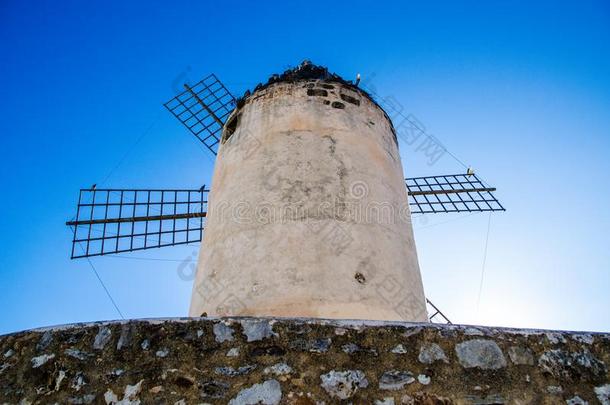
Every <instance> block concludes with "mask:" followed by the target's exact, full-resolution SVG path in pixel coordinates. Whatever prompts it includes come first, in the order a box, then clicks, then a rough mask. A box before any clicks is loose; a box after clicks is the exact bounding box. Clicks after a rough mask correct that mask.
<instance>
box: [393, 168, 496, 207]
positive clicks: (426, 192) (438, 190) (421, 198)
mask: <svg viewBox="0 0 610 405" xmlns="http://www.w3.org/2000/svg"><path fill="white" fill-rule="evenodd" d="M405 180H406V183H407V192H408V194H409V197H410V198H409V206H410V208H411V213H412V214H428V213H447V212H481V211H506V210H505V208H504V207H503V206H502V204H500V202H499V201H498V200H497V199H496V197H495V196H494V195H493V192H494V191H496V189H495V188H494V187H487V186H485V185H484V184H483V182H482V181H481V180H479V178H478V177H477V176H476V175H475V174H474V173H471V174H469V173H467V174H451V175H445V176H430V177H411V178H407V179H405Z"/></svg>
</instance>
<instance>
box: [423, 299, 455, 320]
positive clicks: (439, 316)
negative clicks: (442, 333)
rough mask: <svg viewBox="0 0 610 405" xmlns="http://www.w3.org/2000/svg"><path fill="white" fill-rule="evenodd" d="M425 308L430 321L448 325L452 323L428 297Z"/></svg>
mask: <svg viewBox="0 0 610 405" xmlns="http://www.w3.org/2000/svg"><path fill="white" fill-rule="evenodd" d="M426 310H427V311H428V319H429V320H430V322H432V323H441V324H448V325H451V324H452V323H451V321H450V320H449V318H447V317H446V316H445V314H443V313H442V312H441V310H440V309H438V308H437V307H436V305H434V304H433V303H432V301H430V300H429V299H428V298H426Z"/></svg>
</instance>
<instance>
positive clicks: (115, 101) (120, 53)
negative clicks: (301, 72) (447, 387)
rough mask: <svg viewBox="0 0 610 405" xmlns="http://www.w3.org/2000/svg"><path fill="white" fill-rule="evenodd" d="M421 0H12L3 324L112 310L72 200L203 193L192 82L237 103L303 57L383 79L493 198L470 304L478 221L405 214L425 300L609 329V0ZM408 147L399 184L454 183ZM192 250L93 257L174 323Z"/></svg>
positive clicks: (455, 311) (492, 319)
mask: <svg viewBox="0 0 610 405" xmlns="http://www.w3.org/2000/svg"><path fill="white" fill-rule="evenodd" d="M423 3H424V2H421V3H413V2H402V1H401V2H394V3H384V4H381V2H377V3H374V4H371V2H358V1H349V2H336V3H333V4H330V3H329V2H319V3H317V4H316V3H315V2H307V6H296V5H292V4H290V3H289V2H241V3H240V2H237V3H235V2H233V3H231V4H230V5H228V6H224V5H221V4H220V2H209V3H204V2H180V1H176V2H172V5H171V6H168V5H167V4H166V3H161V2H159V3H156V2H136V1H133V2H113V3H112V4H109V3H107V2H104V3H102V2H99V3H97V2H86V3H85V2H38V3H36V2H16V1H3V2H2V3H1V4H0V53H1V54H2V61H1V62H0V81H1V87H0V89H1V90H0V92H1V93H0V94H1V97H0V107H1V108H0V113H1V114H2V115H1V119H0V139H1V149H0V151H1V154H2V158H1V159H0V169H1V173H2V176H1V177H0V179H1V180H0V181H1V186H2V188H1V190H2V198H0V212H2V215H1V216H0V229H1V232H0V246H1V247H2V254H1V255H0V306H1V307H2V308H3V309H4V310H3V316H2V317H0V333H5V332H11V331H16V330H21V329H26V328H32V327H37V326H43V325H52V324H60V323H69V322H77V321H90V320H101V319H116V318H118V317H119V315H118V314H117V312H116V310H115V308H114V307H113V306H112V304H111V303H110V301H109V300H108V298H107V297H106V295H105V293H104V291H103V289H102V287H101V286H100V284H99V282H98V281H97V279H96V277H95V275H94V273H93V272H92V270H91V268H90V267H89V265H88V263H87V262H86V261H82V260H80V261H71V260H70V259H69V251H70V238H71V236H70V234H69V232H68V229H67V228H66V226H65V225H64V222H65V221H66V220H67V219H69V218H71V217H72V216H73V210H74V205H75V203H76V199H77V190H78V189H79V188H81V187H88V186H90V185H92V184H93V183H98V185H99V186H100V187H102V186H112V187H117V188H120V187H141V188H148V187H150V188H153V187H158V188H178V187H185V188H198V187H199V186H200V185H201V184H203V183H209V182H210V179H211V174H212V168H213V160H212V159H211V158H210V156H209V154H207V153H206V152H205V151H204V150H203V149H202V146H201V145H199V144H198V143H197V141H196V140H195V138H194V137H192V136H191V135H189V134H188V133H187V132H186V131H185V130H184V129H183V128H182V127H180V125H179V124H178V123H177V122H175V121H174V119H173V117H172V116H170V114H169V113H167V112H166V111H165V110H164V108H163V106H162V102H164V101H166V100H167V99H169V98H171V97H172V96H173V94H174V89H175V86H176V84H180V83H181V81H184V79H185V78H186V79H187V80H191V81H196V80H198V79H199V78H201V77H203V76H204V75H207V74H208V73H210V72H214V73H216V74H217V75H218V76H219V78H220V79H221V80H222V81H223V82H224V83H225V84H226V85H227V87H228V88H229V89H230V90H231V91H232V92H233V93H234V94H236V95H237V94H241V93H242V92H243V91H244V90H245V89H246V88H249V87H253V86H254V85H256V83H258V82H259V81H263V80H266V78H267V77H268V76H269V75H270V74H271V73H274V72H281V71H283V70H284V69H285V68H286V67H288V66H292V65H295V64H297V63H299V62H300V61H301V60H303V59H305V58H308V59H311V60H312V61H314V62H315V63H318V64H323V65H327V66H328V67H329V68H330V70H332V71H335V72H337V73H339V74H341V75H343V76H344V77H346V78H348V79H349V78H353V77H355V75H356V73H358V72H359V73H361V74H362V76H363V80H367V79H369V80H372V81H373V83H374V85H375V87H376V89H377V92H378V93H379V94H380V96H382V97H394V98H395V99H396V100H398V101H399V102H400V103H401V105H403V106H404V109H405V110H404V111H405V112H406V113H410V114H413V115H414V116H416V117H417V118H418V119H419V120H420V121H421V122H422V123H423V124H424V125H425V126H426V129H427V131H428V132H430V133H432V134H434V135H435V136H436V137H437V138H438V139H439V140H440V141H441V142H442V143H443V144H444V145H445V146H446V148H447V149H448V150H449V151H450V152H451V153H452V154H454V155H455V156H457V157H458V158H459V159H460V160H462V161H464V162H466V164H468V165H472V166H473V167H474V168H475V169H476V170H477V172H478V173H479V174H480V175H481V176H482V177H483V178H484V179H485V180H487V181H488V182H489V183H492V184H493V185H494V186H496V187H497V188H498V193H497V195H498V197H499V198H500V199H501V201H502V202H503V203H504V205H505V206H506V207H507V209H508V210H507V212H505V213H499V214H494V215H493V216H492V218H491V230H490V237H489V247H488V253H487V261H486V266H485V276H484V281H483V289H482V294H481V300H480V305H479V306H478V308H477V301H478V299H477V298H478V290H479V283H480V280H481V270H482V262H483V254H484V245H485V236H486V230H487V220H488V216H487V214H476V215H470V216H468V215H467V214H451V215H443V216H436V217H434V216H428V217H426V218H416V219H415V221H414V222H415V234H416V240H417V245H418V250H419V257H420V262H421V267H422V274H423V278H424V284H425V289H426V294H427V296H428V297H429V298H431V299H432V300H433V301H434V302H435V303H436V304H437V305H438V306H439V307H440V308H441V309H442V310H443V311H444V312H446V313H447V315H448V316H449V317H450V318H451V319H452V320H453V321H454V322H457V323H473V324H485V325H500V326H517V327H518V326H521V327H535V328H555V329H575V330H599V331H608V330H610V315H609V311H608V308H610V294H608V287H609V286H610V272H609V269H610V246H609V242H608V241H609V237H608V233H609V226H610V210H608V209H607V207H608V198H609V197H610V184H609V181H608V174H609V173H610V163H609V159H608V153H609V152H610V133H609V130H610V114H609V111H610V6H609V5H608V3H607V2H604V1H598V2H595V1H591V2H582V1H579V2H536V4H532V2H486V3H481V2H474V1H473V2H460V4H459V5H458V4H454V2H426V4H423ZM371 78H372V79H371ZM138 140H139V141H138ZM401 155H402V159H403V165H404V167H405V174H406V175H407V176H417V175H433V174H447V173H456V172H461V171H462V167H461V166H460V165H459V164H458V163H457V162H456V161H455V160H454V159H452V158H451V157H449V156H448V155H446V156H445V157H443V158H442V159H441V160H440V161H439V162H438V163H436V164H435V165H433V166H428V165H427V164H426V159H425V157H424V156H423V155H422V154H421V152H416V151H415V150H414V148H413V147H410V146H409V145H405V144H402V145H401ZM195 250H196V246H183V247H173V248H164V249H158V250H151V251H147V252H139V253H133V254H122V255H120V257H102V258H94V259H92V263H93V265H94V266H95V268H96V269H97V270H98V272H99V274H100V276H101V278H102V279H103V280H104V282H105V283H106V285H107V287H108V289H109V291H110V292H111V294H112V295H113V297H114V299H115V301H116V302H117V304H118V306H119V307H120V309H121V311H122V312H123V314H124V315H125V317H128V318H139V317H160V316H183V315H185V314H186V313H187V310H188V304H189V297H190V290H191V283H190V281H188V280H186V281H185V280H182V279H181V278H180V277H179V276H178V273H177V270H176V269H177V267H178V266H179V265H180V263H181V262H182V261H183V260H184V259H189V258H191V257H192V254H193V252H195Z"/></svg>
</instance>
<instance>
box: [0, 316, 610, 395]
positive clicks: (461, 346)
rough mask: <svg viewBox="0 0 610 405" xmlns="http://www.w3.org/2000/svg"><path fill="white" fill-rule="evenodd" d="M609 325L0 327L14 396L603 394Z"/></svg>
mask: <svg viewBox="0 0 610 405" xmlns="http://www.w3.org/2000/svg"><path fill="white" fill-rule="evenodd" d="M608 364H610V334H594V333H576V332H556V331H535V330H513V329H501V328H485V327H470V326H456V325H442V326H441V325H433V324H411V323H389V322H385V323H382V322H361V321H324V320H306V319H263V318H232V319H206V318H195V319H192V318H188V319H170V320H142V321H126V322H110V323H93V324H78V325H69V326H63V327H55V328H47V329H40V330H34V331H26V332H20V333H15V334H11V335H6V336H2V337H0V403H9V404H17V403H23V404H29V403H32V404H35V403H36V404H37V403H40V404H54V403H58V404H88V403H96V404H97V403H101V404H138V403H143V404H157V403H158V404H204V403H210V404H225V403H230V404H255V403H263V404H280V403H281V404H331V403H354V404H504V403H506V404H560V403H561V404H563V403H567V404H586V403H589V404H597V403H602V404H610V400H609V399H608V398H609V396H610V379H609V373H608Z"/></svg>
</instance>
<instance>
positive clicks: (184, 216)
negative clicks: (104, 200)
mask: <svg viewBox="0 0 610 405" xmlns="http://www.w3.org/2000/svg"><path fill="white" fill-rule="evenodd" d="M206 214H207V213H206V212H191V213H190V214H176V215H153V216H145V217H131V218H109V219H92V220H89V221H68V222H66V225H68V226H73V225H76V226H79V225H95V224H116V223H123V222H142V221H164V220H174V219H187V218H205V216H206ZM170 232H171V231H170ZM155 233H156V232H155Z"/></svg>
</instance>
